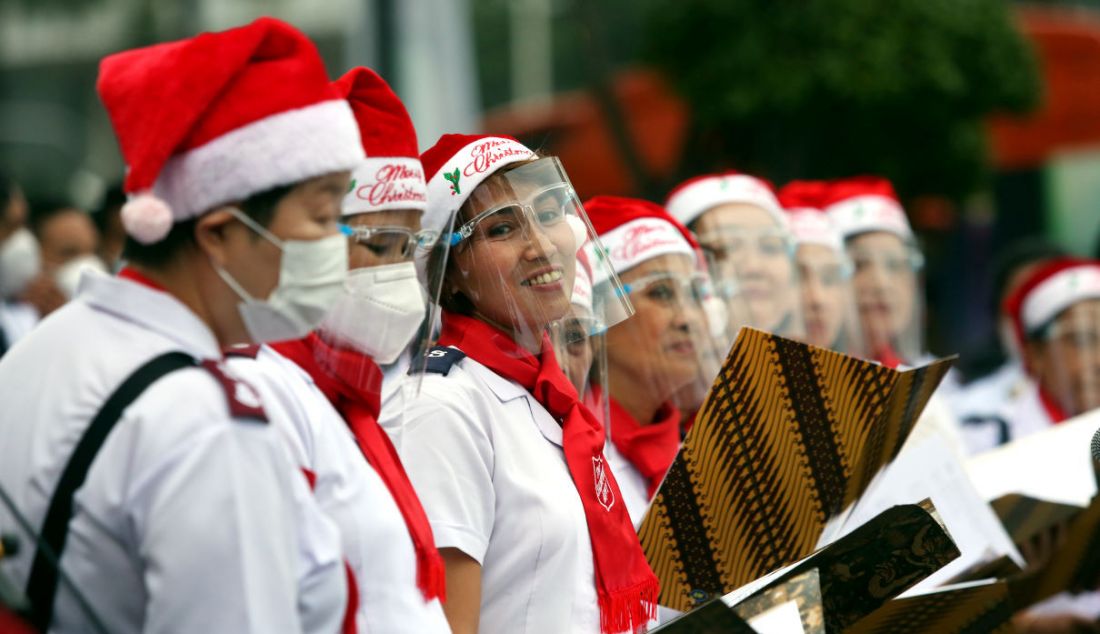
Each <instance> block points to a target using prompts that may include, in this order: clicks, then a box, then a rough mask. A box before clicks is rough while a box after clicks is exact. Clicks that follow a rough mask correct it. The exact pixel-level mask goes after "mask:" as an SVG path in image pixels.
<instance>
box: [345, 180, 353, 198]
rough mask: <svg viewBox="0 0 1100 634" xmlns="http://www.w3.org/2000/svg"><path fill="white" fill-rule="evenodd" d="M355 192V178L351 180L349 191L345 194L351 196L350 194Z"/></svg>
mask: <svg viewBox="0 0 1100 634" xmlns="http://www.w3.org/2000/svg"><path fill="white" fill-rule="evenodd" d="M353 191H355V179H354V178H353V179H351V182H350V183H348V191H346V192H344V193H345V194H350V193H351V192H353Z"/></svg>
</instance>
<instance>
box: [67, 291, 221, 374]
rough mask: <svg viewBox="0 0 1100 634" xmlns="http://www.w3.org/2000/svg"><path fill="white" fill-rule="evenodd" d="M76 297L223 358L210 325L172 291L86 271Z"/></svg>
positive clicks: (199, 353) (201, 354)
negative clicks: (172, 293) (90, 273)
mask: <svg viewBox="0 0 1100 634" xmlns="http://www.w3.org/2000/svg"><path fill="white" fill-rule="evenodd" d="M77 299H78V300H79V301H83V302H85V303H87V304H88V305H89V306H90V307H92V308H94V309H95V310H99V311H102V312H105V313H109V314H111V315H115V316H117V317H119V318H121V319H125V320H126V321H130V322H134V323H135V324H138V325H140V326H142V327H143V328H146V329H148V330H152V331H154V332H157V333H159V334H161V335H163V336H164V337H167V338H168V339H171V340H172V341H175V342H176V343H178V344H179V345H180V347H181V348H182V349H183V350H184V351H185V352H188V353H189V354H193V355H195V356H196V357H198V358H200V359H220V358H221V356H222V354H221V348H220V347H219V346H218V341H217V339H216V338H215V337H214V333H213V332H211V331H210V328H209V327H208V326H207V325H206V324H205V323H203V321H202V320H201V319H199V318H198V315H196V314H195V313H194V312H192V311H191V309H189V308H188V307H187V306H185V305H184V304H183V302H181V301H179V300H178V299H176V298H175V297H174V296H173V295H171V294H170V293H167V292H164V291H158V290H154V289H152V288H150V287H148V286H143V285H142V284H140V283H138V282H134V281H131V280H126V279H120V278H117V277H109V276H106V275H87V276H85V278H84V279H83V280H82V282H81V286H80V291H79V294H78V295H77Z"/></svg>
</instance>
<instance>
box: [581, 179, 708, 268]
mask: <svg viewBox="0 0 1100 634" xmlns="http://www.w3.org/2000/svg"><path fill="white" fill-rule="evenodd" d="M584 209H585V211H586V212H587V213H588V219H589V221H590V222H591V223H592V228H593V229H595V231H596V233H597V234H599V236H600V242H601V243H602V244H603V248H604V251H605V252H606V254H607V261H608V263H609V264H610V266H611V269H612V270H613V271H614V272H615V273H623V272H624V271H627V270H630V269H632V268H634V267H635V266H637V265H639V264H641V263H642V262H645V261H646V260H650V259H653V258H655V257H658V256H661V255H669V254H674V253H679V254H683V255H686V256H688V257H690V258H692V259H693V260H695V259H696V257H697V256H696V254H697V250H698V248H699V245H698V243H697V242H696V241H695V238H694V237H693V236H692V235H691V232H690V231H688V230H687V227H685V226H684V225H683V224H681V223H680V222H679V221H678V220H676V218H673V217H672V216H671V215H670V214H669V213H668V212H667V211H665V209H664V208H663V207H661V206H660V205H657V204H654V203H651V202H649V201H648V200H639V199H637V198H621V197H618V196H597V197H595V198H593V199H591V200H589V201H588V202H586V203H584ZM594 282H596V283H599V282H600V280H594Z"/></svg>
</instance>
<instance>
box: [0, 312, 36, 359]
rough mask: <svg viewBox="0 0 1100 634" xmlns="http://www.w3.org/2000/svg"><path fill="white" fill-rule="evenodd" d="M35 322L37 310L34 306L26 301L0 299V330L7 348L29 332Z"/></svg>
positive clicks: (0, 354)
mask: <svg viewBox="0 0 1100 634" xmlns="http://www.w3.org/2000/svg"><path fill="white" fill-rule="evenodd" d="M37 323H38V311H37V310H35V308H34V306H31V305H30V304H27V303H26V302H9V301H5V300H0V331H3V333H4V339H5V340H6V341H7V344H8V347H9V348H10V347H11V346H13V345H15V342H16V341H18V340H20V339H22V338H23V336H24V335H26V334H27V333H28V332H30V331H31V329H33V328H34V326H35V324H37ZM2 355H3V350H0V356H2Z"/></svg>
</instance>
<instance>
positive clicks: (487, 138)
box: [420, 134, 537, 231]
mask: <svg viewBox="0 0 1100 634" xmlns="http://www.w3.org/2000/svg"><path fill="white" fill-rule="evenodd" d="M534 158H537V155H536V154H535V153H534V152H532V151H531V150H530V149H529V148H527V147H526V146H525V145H523V144H522V143H520V142H519V141H517V140H515V139H513V138H512V137H507V136H492V135H477V134H444V135H443V136H441V137H439V140H438V141H436V142H435V145H433V146H432V147H430V148H428V149H427V150H426V151H425V152H424V153H423V154H422V155H420V161H421V163H423V164H424V175H425V177H426V178H427V179H428V207H427V210H426V211H425V212H424V218H423V220H422V221H421V224H422V225H423V227H424V228H425V229H431V230H434V231H442V230H443V229H444V228H446V226H447V224H448V222H449V221H450V219H451V216H452V215H454V213H455V212H456V211H458V209H459V208H460V207H461V206H462V204H463V203H464V202H466V199H467V198H468V197H469V196H470V193H471V192H473V191H474V189H476V188H477V186H478V185H480V184H481V182H482V181H484V180H485V179H486V178H488V177H489V176H492V174H493V173H494V172H496V171H497V170H499V169H500V168H502V167H504V166H506V165H511V164H512V163H519V162H521V161H528V160H531V159H534Z"/></svg>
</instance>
